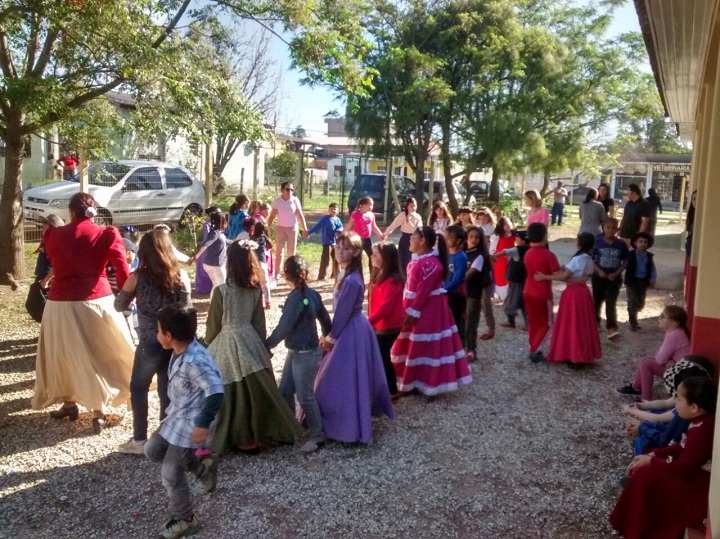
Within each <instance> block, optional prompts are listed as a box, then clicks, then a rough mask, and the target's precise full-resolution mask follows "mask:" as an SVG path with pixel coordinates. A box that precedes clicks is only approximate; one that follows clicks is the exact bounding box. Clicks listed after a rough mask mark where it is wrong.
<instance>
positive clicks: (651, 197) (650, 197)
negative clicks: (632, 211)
mask: <svg viewBox="0 0 720 539" xmlns="http://www.w3.org/2000/svg"><path fill="white" fill-rule="evenodd" d="M648 200H653V201H659V200H660V197H659V196H658V194H657V191H656V190H655V188H654V187H651V188H650V189H648Z"/></svg>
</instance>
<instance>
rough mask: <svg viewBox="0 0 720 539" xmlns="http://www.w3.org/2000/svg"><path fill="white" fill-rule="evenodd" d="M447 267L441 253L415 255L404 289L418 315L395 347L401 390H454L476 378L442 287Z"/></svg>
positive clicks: (430, 392) (405, 306) (407, 301)
mask: <svg viewBox="0 0 720 539" xmlns="http://www.w3.org/2000/svg"><path fill="white" fill-rule="evenodd" d="M442 273H443V267H442V264H441V263H440V260H439V258H438V256H437V253H436V252H434V251H433V252H431V253H428V254H426V255H422V256H415V255H413V259H412V260H411V261H410V264H408V279H407V283H406V284H405V291H404V292H403V309H404V310H405V313H406V314H409V315H411V316H413V317H414V318H415V322H414V324H413V325H412V326H411V327H407V326H405V327H403V328H402V331H401V333H400V335H399V336H398V338H397V340H396V341H395V344H394V345H393V348H392V354H391V358H392V363H393V366H394V367H395V373H396V374H397V378H398V389H399V390H400V391H412V390H413V389H417V390H418V391H420V392H421V393H424V394H425V395H439V394H441V393H447V392H449V391H454V390H456V389H457V388H458V387H460V386H464V385H467V384H469V383H470V382H472V376H471V375H470V369H469V368H468V364H467V361H466V359H465V351H464V350H463V346H462V343H461V342H460V337H459V336H458V330H457V326H456V325H455V321H454V319H453V317H452V313H451V312H450V307H448V301H447V297H446V296H445V294H444V293H443V288H442Z"/></svg>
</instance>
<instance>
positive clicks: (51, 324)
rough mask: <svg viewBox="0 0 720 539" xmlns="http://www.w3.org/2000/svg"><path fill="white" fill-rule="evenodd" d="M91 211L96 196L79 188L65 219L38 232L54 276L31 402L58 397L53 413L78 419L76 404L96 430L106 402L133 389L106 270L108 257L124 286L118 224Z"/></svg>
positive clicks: (129, 353) (124, 334)
mask: <svg viewBox="0 0 720 539" xmlns="http://www.w3.org/2000/svg"><path fill="white" fill-rule="evenodd" d="M95 215H97V210H96V209H95V200H94V199H93V197H91V196H90V195H88V194H87V193H77V194H76V195H74V196H73V197H72V198H71V199H70V218H71V221H70V224H68V225H66V226H62V227H58V228H51V229H49V230H47V232H45V236H44V238H43V241H44V244H45V249H46V252H47V255H48V259H49V260H50V262H51V263H52V267H53V272H54V275H55V276H54V279H53V283H52V287H51V288H50V295H49V298H48V302H47V305H46V307H45V314H44V315H43V321H42V325H41V326H40V340H39V342H38V350H37V359H36V381H35V395H34V396H33V398H32V407H33V408H34V409H35V410H39V409H41V408H46V407H48V406H50V405H51V404H52V403H53V402H55V401H56V400H58V399H62V400H63V401H64V404H63V406H62V408H60V409H59V410H55V411H54V412H51V413H50V416H51V417H53V418H55V419H62V418H64V417H67V418H69V419H70V420H71V421H75V420H77V418H78V406H77V405H78V404H81V405H83V406H84V407H86V408H89V409H91V410H92V411H93V421H92V423H93V431H94V432H95V434H100V433H101V432H102V430H103V428H104V427H105V420H104V414H103V409H104V408H105V407H106V406H110V405H112V406H118V405H120V404H122V403H124V402H125V401H126V400H127V399H128V397H129V396H130V374H131V372H132V364H133V355H134V352H133V348H132V344H131V343H132V340H131V337H130V332H129V329H128V325H127V323H126V321H125V320H124V318H123V315H122V314H120V313H119V312H117V311H116V310H115V309H114V307H113V296H112V292H111V290H110V283H109V282H108V279H107V276H106V275H105V266H106V264H107V263H108V262H109V263H110V264H111V265H112V267H113V268H114V269H115V274H116V277H117V283H118V286H120V287H122V286H124V285H125V281H126V280H127V278H128V265H127V262H126V260H125V245H124V244H123V241H122V238H121V237H120V233H119V232H118V230H117V229H116V228H114V227H107V228H103V227H100V226H98V225H96V224H94V223H93V222H92V218H93V217H94V216H95Z"/></svg>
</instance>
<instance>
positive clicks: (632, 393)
mask: <svg viewBox="0 0 720 539" xmlns="http://www.w3.org/2000/svg"><path fill="white" fill-rule="evenodd" d="M615 393H617V394H618V395H622V396H624V397H639V396H640V395H642V392H640V391H638V390H637V389H635V388H634V387H633V385H632V384H628V385H626V386H623V387H619V388H617V389H616V390H615Z"/></svg>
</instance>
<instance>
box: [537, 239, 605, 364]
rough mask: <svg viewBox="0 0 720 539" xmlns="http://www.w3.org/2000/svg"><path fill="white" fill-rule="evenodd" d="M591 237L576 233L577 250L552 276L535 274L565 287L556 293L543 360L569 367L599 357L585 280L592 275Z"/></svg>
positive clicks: (592, 306)
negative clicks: (557, 303)
mask: <svg viewBox="0 0 720 539" xmlns="http://www.w3.org/2000/svg"><path fill="white" fill-rule="evenodd" d="M594 246H595V236H593V235H592V234H589V233H587V232H583V233H582V234H580V235H579V236H578V239H577V248H578V252H577V253H575V256H573V257H572V259H570V262H568V263H567V264H566V265H565V267H563V268H561V269H560V271H558V272H556V273H553V274H552V275H545V274H543V273H536V274H535V276H534V278H535V280H536V281H565V282H567V288H565V290H564V291H563V293H562V296H560V306H559V307H558V314H557V317H556V318H555V323H554V325H553V331H552V339H551V340H550V352H549V353H548V356H547V360H548V361H552V362H555V363H562V362H565V361H568V362H570V366H575V365H576V364H580V363H593V362H594V361H595V360H596V359H599V358H601V357H602V350H601V348H600V335H599V334H598V328H597V322H596V320H595V307H594V304H593V299H592V294H591V293H590V290H589V289H588V287H587V282H588V280H589V279H590V277H591V276H592V274H593V271H594V267H593V260H592V257H591V256H590V251H592V249H593V247H594Z"/></svg>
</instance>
